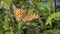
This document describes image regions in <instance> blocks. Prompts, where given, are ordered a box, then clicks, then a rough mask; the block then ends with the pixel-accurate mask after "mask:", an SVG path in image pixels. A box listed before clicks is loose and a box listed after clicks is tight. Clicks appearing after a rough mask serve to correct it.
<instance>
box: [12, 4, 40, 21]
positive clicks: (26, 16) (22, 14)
mask: <svg viewBox="0 0 60 34" xmlns="http://www.w3.org/2000/svg"><path fill="white" fill-rule="evenodd" d="M13 12H14V14H15V17H16V20H17V21H24V22H26V21H32V20H33V19H37V18H39V16H38V15H37V14H36V13H31V12H27V11H26V10H24V9H19V8H16V6H15V5H13Z"/></svg>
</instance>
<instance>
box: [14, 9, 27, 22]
mask: <svg viewBox="0 0 60 34" xmlns="http://www.w3.org/2000/svg"><path fill="white" fill-rule="evenodd" d="M25 13H26V11H25V10H23V9H16V10H15V16H16V20H17V21H21V20H22V19H23V16H24V15H25Z"/></svg>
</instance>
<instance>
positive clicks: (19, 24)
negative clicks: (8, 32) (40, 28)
mask: <svg viewBox="0 0 60 34" xmlns="http://www.w3.org/2000/svg"><path fill="white" fill-rule="evenodd" d="M23 24H24V22H18V29H19V30H20V29H21V28H22V26H23Z"/></svg>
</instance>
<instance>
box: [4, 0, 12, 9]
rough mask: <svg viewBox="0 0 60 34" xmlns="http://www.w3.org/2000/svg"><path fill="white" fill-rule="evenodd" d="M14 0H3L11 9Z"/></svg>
mask: <svg viewBox="0 0 60 34" xmlns="http://www.w3.org/2000/svg"><path fill="white" fill-rule="evenodd" d="M12 1H13V0H3V2H4V4H5V5H6V7H7V9H10V6H11V4H12Z"/></svg>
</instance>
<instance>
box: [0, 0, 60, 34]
mask: <svg viewBox="0 0 60 34" xmlns="http://www.w3.org/2000/svg"><path fill="white" fill-rule="evenodd" d="M54 2H55V0H0V34H60V8H59V6H57V7H55V6H52V4H53V3H54ZM12 3H13V4H15V5H16V7H17V8H22V9H25V10H27V11H29V12H32V13H37V14H38V15H39V19H36V20H33V21H31V22H22V21H20V22H18V21H16V18H15V15H14V14H13V9H12ZM56 8H57V9H56Z"/></svg>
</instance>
